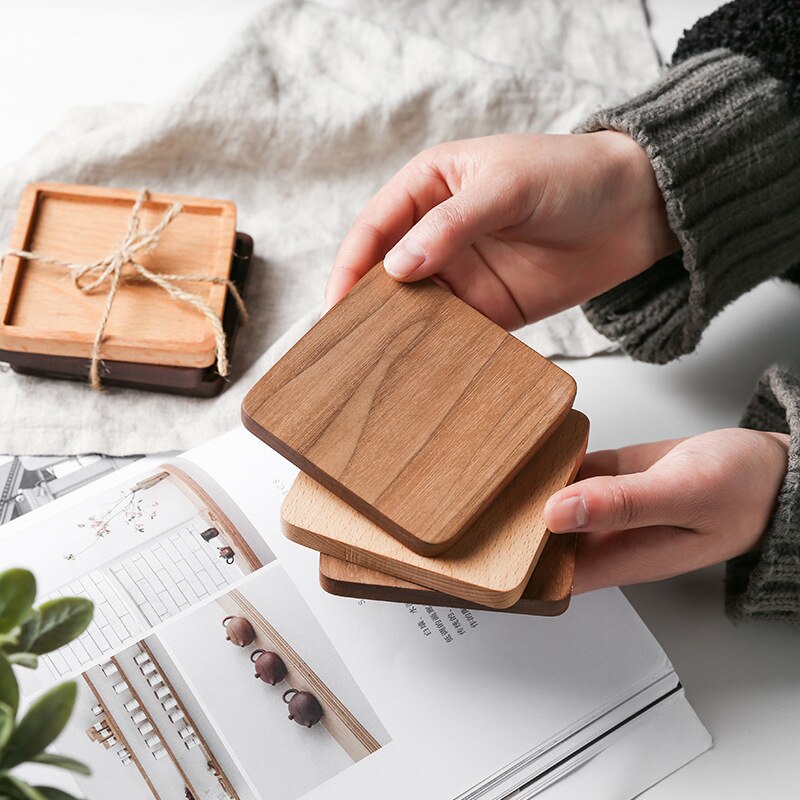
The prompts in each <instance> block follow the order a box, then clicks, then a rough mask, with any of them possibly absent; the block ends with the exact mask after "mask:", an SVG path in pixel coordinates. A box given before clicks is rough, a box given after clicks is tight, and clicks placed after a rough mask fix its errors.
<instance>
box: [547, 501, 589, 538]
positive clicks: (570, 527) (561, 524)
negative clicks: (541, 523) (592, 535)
mask: <svg viewBox="0 0 800 800" xmlns="http://www.w3.org/2000/svg"><path fill="white" fill-rule="evenodd" d="M545 515H546V517H547V522H548V527H549V528H550V530H551V531H552V532H553V533H566V532H567V531H576V530H579V529H580V528H582V527H583V526H584V525H585V524H586V522H587V521H588V519H589V512H588V511H587V510H586V501H585V500H584V499H583V495H580V494H576V495H573V496H572V497H566V498H564V499H563V500H558V501H556V502H555V503H552V504H551V503H550V502H549V501H548V503H547V506H545Z"/></svg>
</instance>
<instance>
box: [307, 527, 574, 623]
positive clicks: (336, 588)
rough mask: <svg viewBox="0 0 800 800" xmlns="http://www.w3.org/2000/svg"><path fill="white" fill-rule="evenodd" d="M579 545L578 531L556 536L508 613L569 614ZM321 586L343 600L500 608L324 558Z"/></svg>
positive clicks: (487, 608)
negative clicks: (346, 598) (359, 599)
mask: <svg viewBox="0 0 800 800" xmlns="http://www.w3.org/2000/svg"><path fill="white" fill-rule="evenodd" d="M576 543H577V536H576V534H574V533H566V534H557V535H554V534H550V536H549V537H548V539H547V543H546V544H545V546H544V549H543V550H542V555H541V556H540V557H539V561H538V562H537V563H536V567H535V568H534V570H533V575H531V579H530V580H529V581H528V585H527V586H526V587H525V591H524V592H523V593H522V596H521V597H520V599H519V600H517V602H516V603H514V605H513V606H509V608H506V609H503V610H504V611H506V612H510V613H512V614H528V615H531V616H540V617H555V616H558V615H559V614H563V613H564V612H565V611H566V610H567V608H568V607H569V601H570V598H571V596H572V582H573V580H574V576H575V546H576ZM319 583H320V586H322V588H323V589H324V590H325V591H326V592H328V593H330V594H336V595H340V596H342V597H357V598H362V599H365V600H385V601H389V602H392V603H416V604H419V605H432V606H449V607H451V608H474V609H478V610H480V611H494V612H496V613H497V612H498V609H496V608H489V607H488V606H481V605H478V604H477V603H471V602H469V601H468V600H462V599H460V598H458V597H452V596H451V595H449V594H442V593H441V592H435V591H433V590H432V589H426V588H425V587H424V586H419V585H418V584H416V583H410V582H409V581H404V580H402V579H401V578H394V577H392V576H391V575H386V574H385V573H383V572H377V571H376V570H373V569H367V568H366V567H360V566H358V564H351V563H350V562H349V561H342V560H340V559H338V558H333V556H326V555H324V554H321V555H320V557H319Z"/></svg>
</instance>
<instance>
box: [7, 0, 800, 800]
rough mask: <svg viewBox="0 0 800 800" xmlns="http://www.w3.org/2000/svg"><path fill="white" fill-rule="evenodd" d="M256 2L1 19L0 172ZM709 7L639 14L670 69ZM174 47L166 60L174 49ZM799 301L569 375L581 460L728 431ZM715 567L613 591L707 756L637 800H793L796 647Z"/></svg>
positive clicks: (170, 65) (218, 42)
mask: <svg viewBox="0 0 800 800" xmlns="http://www.w3.org/2000/svg"><path fill="white" fill-rule="evenodd" d="M259 5H260V3H259V2H258V0H235V2H232V1H231V0H227V2H223V0H191V2H189V0H169V2H164V0H136V1H135V2H132V1H131V0H111V1H109V0H106V2H100V0H71V2H68V3H65V2H59V0H50V2H46V1H45V0H26V2H24V3H21V2H16V3H13V4H12V3H4V4H3V8H2V11H0V108H2V109H3V110H4V119H3V125H2V126H1V127H0V166H2V165H3V164H5V163H7V162H9V161H11V160H12V159H14V158H17V157H19V156H21V155H23V154H24V153H25V151H26V150H27V149H28V147H29V146H30V145H31V144H32V143H34V142H35V141H36V140H37V139H39V138H40V137H41V136H42V135H43V134H44V133H46V132H47V131H49V130H50V129H52V128H53V127H54V125H55V124H56V123H57V121H58V119H59V117H60V116H61V115H62V114H63V113H64V111H66V110H67V109H69V108H71V107H73V106H76V105H88V104H98V103H107V102H151V101H156V100H158V99H160V98H161V97H163V96H166V94H167V93H168V92H169V90H170V89H172V88H174V87H175V86H178V85H180V83H181V81H184V80H186V79H187V78H189V77H190V76H191V75H192V73H193V72H194V71H195V70H196V68H197V66H198V64H202V63H204V62H205V61H206V60H207V59H208V57H209V54H210V53H211V52H213V51H214V50H215V49H217V48H221V47H222V46H223V45H224V43H225V40H226V38H227V36H229V35H231V34H233V33H234V32H235V31H236V30H237V29H238V28H239V27H241V26H242V25H243V24H244V23H245V22H246V20H247V18H248V17H249V16H250V15H251V14H252V13H253V11H254V10H255V9H256V8H258V7H259ZM716 5H718V3H717V2H715V0H650V2H648V11H649V13H650V19H651V25H652V33H653V39H654V42H655V43H656V46H657V47H658V49H659V52H660V53H662V55H663V56H665V57H667V58H668V57H669V55H670V54H671V52H672V50H673V49H674V46H675V43H676V42H677V39H678V37H679V36H680V33H681V31H682V30H683V29H684V28H687V27H690V26H691V25H692V24H693V23H694V21H695V20H696V19H697V18H698V17H699V16H701V15H702V14H704V13H708V12H709V11H710V10H712V9H713V8H714V7H716ZM176 44H178V45H179V46H177V47H176ZM797 342H800V292H797V291H796V290H794V289H790V288H788V287H786V286H783V285H779V284H770V285H766V286H762V287H760V288H759V289H758V290H756V291H755V292H752V293H751V294H750V295H748V296H747V297H745V298H743V299H741V300H740V301H739V302H737V303H736V304H734V305H733V306H732V307H730V308H728V309H727V310H726V311H725V312H724V313H723V314H722V315H721V316H720V318H718V319H717V320H716V321H715V323H714V324H713V325H712V327H711V329H710V330H709V332H708V334H707V336H706V338H705V340H704V342H703V345H702V347H701V348H700V351H699V352H698V353H697V354H695V355H693V356H690V357H688V358H685V359H682V360H681V361H680V362H678V363H674V364H671V365H669V366H666V367H654V366H649V365H643V364H635V363H633V362H631V361H629V360H627V359H625V358H623V357H621V356H607V357H601V358H596V359H591V360H587V361H569V362H565V363H564V366H565V367H566V368H567V369H568V370H569V371H570V372H571V373H572V374H573V375H574V376H575V378H576V379H577V381H578V386H579V391H578V399H577V403H576V405H577V407H578V408H580V409H582V410H583V411H585V412H587V413H588V414H589V416H590V418H591V420H592V436H591V442H590V446H591V447H592V448H593V449H597V448H603V447H616V446H620V445H623V444H629V443H633V442H641V441H648V440H653V439H661V438H667V437H673V436H683V435H691V434H694V433H698V432H700V431H704V430H709V429H713V428H718V427H724V426H729V425H735V424H736V422H737V419H738V417H739V414H740V413H741V410H742V408H743V406H744V404H745V403H746V401H747V398H748V397H749V395H750V392H751V389H752V387H753V385H754V384H755V381H756V380H757V378H758V375H759V374H760V372H761V371H762V369H763V368H764V367H766V366H768V365H769V364H770V363H772V362H774V361H779V360H782V361H785V362H789V363H792V362H794V363H797V362H798V356H800V353H798V348H797V344H796V343H797ZM722 574H723V571H722V568H721V567H718V568H713V569H709V570H704V571H702V572H698V573H694V574H691V575H686V576H683V577H680V578H676V579H673V580H669V581H664V582H662V583H658V584H651V585H647V586H638V587H632V588H629V589H628V590H626V593H627V595H628V597H629V598H630V600H631V602H632V603H633V604H634V606H635V607H636V609H637V610H638V612H639V613H640V614H641V616H642V617H643V619H644V620H645V622H646V623H647V624H648V626H649V627H650V628H651V630H652V631H653V633H654V634H655V635H656V637H657V638H658V640H659V641H660V642H661V644H662V645H663V647H664V649H665V650H666V652H667V653H668V655H669V656H670V658H671V659H672V661H673V662H674V664H675V666H676V668H677V671H678V674H679V675H680V676H681V678H682V680H683V683H684V685H685V687H686V692H687V695H688V696H689V699H690V700H691V702H692V703H693V705H694V707H695V708H696V710H697V712H698V714H699V716H700V718H701V719H702V720H703V721H704V723H705V724H706V726H707V727H708V729H709V730H710V732H711V734H712V736H713V737H714V740H715V746H714V749H713V750H711V751H710V752H708V753H706V754H705V755H703V756H701V757H700V758H699V759H697V760H696V761H694V762H693V763H692V764H689V765H688V766H687V767H685V768H684V769H682V770H680V771H679V772H677V773H675V774H674V775H672V776H670V777H669V778H668V779H666V780H665V781H663V782H661V783H660V784H659V785H657V786H656V787H654V788H653V789H651V790H650V791H649V792H647V793H646V797H647V798H648V800H662V799H663V798H675V797H681V798H685V799H686V800H692V799H693V798H698V800H699V798H703V800H706V798H709V797H725V798H726V800H733V799H734V798H742V799H743V800H744V799H745V798H746V799H747V800H751V798H754V797H771V798H784V797H786V798H789V797H797V796H798V795H799V794H800V759H798V757H797V750H798V743H800V681H798V677H797V676H798V664H800V632H797V631H796V630H793V629H791V628H789V627H786V626H783V625H778V624H762V623H760V624H748V625H733V624H732V623H730V622H729V621H728V620H727V618H726V617H725V615H724V613H723V608H722Z"/></svg>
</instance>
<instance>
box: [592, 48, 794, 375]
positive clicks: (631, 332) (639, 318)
mask: <svg viewBox="0 0 800 800" xmlns="http://www.w3.org/2000/svg"><path fill="white" fill-rule="evenodd" d="M601 129H612V130H619V131H622V132H624V133H627V134H629V135H630V136H631V137H632V138H633V139H635V140H636V141H637V142H638V143H639V144H640V145H641V146H642V147H643V148H644V150H645V151H646V152H647V154H648V156H649V157H650V160H651V162H652V165H653V169H654V170H655V174H656V178H657V180H658V184H659V187H660V188H661V191H662V193H663V195H664V199H665V201H666V209H667V215H668V219H669V223H670V226H671V228H672V230H673V231H674V232H675V234H676V236H677V238H678V240H679V242H680V245H681V248H682V252H681V253H680V254H676V255H674V256H671V257H669V258H667V259H664V260H662V261H660V262H658V263H657V264H655V265H653V266H652V267H651V268H650V269H648V270H646V271H645V272H644V273H642V274H641V275H639V276H637V277H635V278H633V279H631V280H629V281H626V282H625V283H623V284H621V285H620V286H618V287H616V288H614V289H612V290H611V291H609V292H606V293H605V294H603V295H601V296H600V297H598V298H595V299H594V300H592V301H590V302H588V303H587V304H585V306H584V311H585V312H586V315H587V317H588V318H589V321H590V322H591V323H592V324H593V325H594V326H595V327H596V328H597V329H598V330H599V331H600V332H601V333H603V334H605V335H606V336H607V337H608V338H610V339H613V340H615V341H617V342H619V344H620V346H621V347H622V349H623V350H624V351H626V352H627V353H629V354H630V355H631V356H632V357H634V358H636V359H640V360H643V361H651V362H656V363H665V362H667V361H670V360H671V359H673V358H676V357H677V356H680V355H682V354H685V353H689V352H691V351H692V350H694V348H695V347H696V346H697V344H698V342H699V340H700V336H701V334H702V332H703V330H704V329H705V327H706V326H707V325H708V323H709V321H710V320H711V319H712V318H713V317H714V316H715V315H716V314H717V313H718V312H719V311H720V310H721V309H722V308H723V307H724V306H726V305H727V304H728V303H730V302H731V301H732V300H734V299H735V298H737V297H738V296H739V295H741V294H743V293H744V292H746V291H748V290H749V289H751V288H753V287H754V286H756V285H757V284H759V283H761V282H762V281H763V280H765V279H766V278H769V277H772V276H777V275H782V274H783V273H785V272H786V270H787V269H788V268H789V267H791V266H792V265H794V264H796V263H797V261H798V254H800V224H798V221H797V208H798V207H800V118H798V116H796V115H793V113H792V111H791V109H790V107H789V102H788V94H787V91H786V87H785V85H784V84H783V83H782V82H781V81H779V80H777V79H775V78H773V77H771V76H769V75H768V74H767V73H766V72H765V71H764V69H763V68H762V66H761V64H760V62H759V61H757V60H755V59H753V58H750V57H747V56H741V55H735V54H733V53H731V52H730V51H729V50H726V49H718V50H713V51H711V52H707V53H703V54H701V55H697V56H694V57H692V58H689V59H688V60H686V61H684V62H682V63H681V64H679V65H677V66H675V67H673V68H672V69H670V70H669V71H668V72H667V73H666V75H665V76H664V77H663V79H662V80H661V81H660V82H659V83H657V84H656V85H655V86H653V87H652V88H651V89H650V90H649V91H647V92H645V93H644V94H642V95H640V96H639V97H636V98H634V99H633V100H630V101H628V102H626V103H623V104H622V105H619V106H617V107H615V108H610V109H605V110H601V111H598V112H597V113H595V114H594V115H593V116H591V117H590V118H589V119H588V120H587V121H586V122H585V123H584V124H583V125H582V126H581V127H580V128H579V129H578V130H579V132H590V131H596V130H601Z"/></svg>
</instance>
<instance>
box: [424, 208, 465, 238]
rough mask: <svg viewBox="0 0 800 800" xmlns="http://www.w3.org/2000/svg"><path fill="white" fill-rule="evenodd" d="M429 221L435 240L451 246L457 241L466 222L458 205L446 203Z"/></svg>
mask: <svg viewBox="0 0 800 800" xmlns="http://www.w3.org/2000/svg"><path fill="white" fill-rule="evenodd" d="M437 212H438V213H437V214H436V215H435V218H434V219H433V220H431V228H432V232H433V234H434V236H435V238H436V239H438V240H439V241H442V242H445V243H447V244H452V243H453V242H455V241H457V240H458V239H459V238H460V237H461V235H462V232H463V231H464V228H465V227H466V224H467V220H466V215H465V213H464V209H463V208H462V206H461V204H460V203H447V204H444V205H442V206H440V208H439V209H438V210H437Z"/></svg>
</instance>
